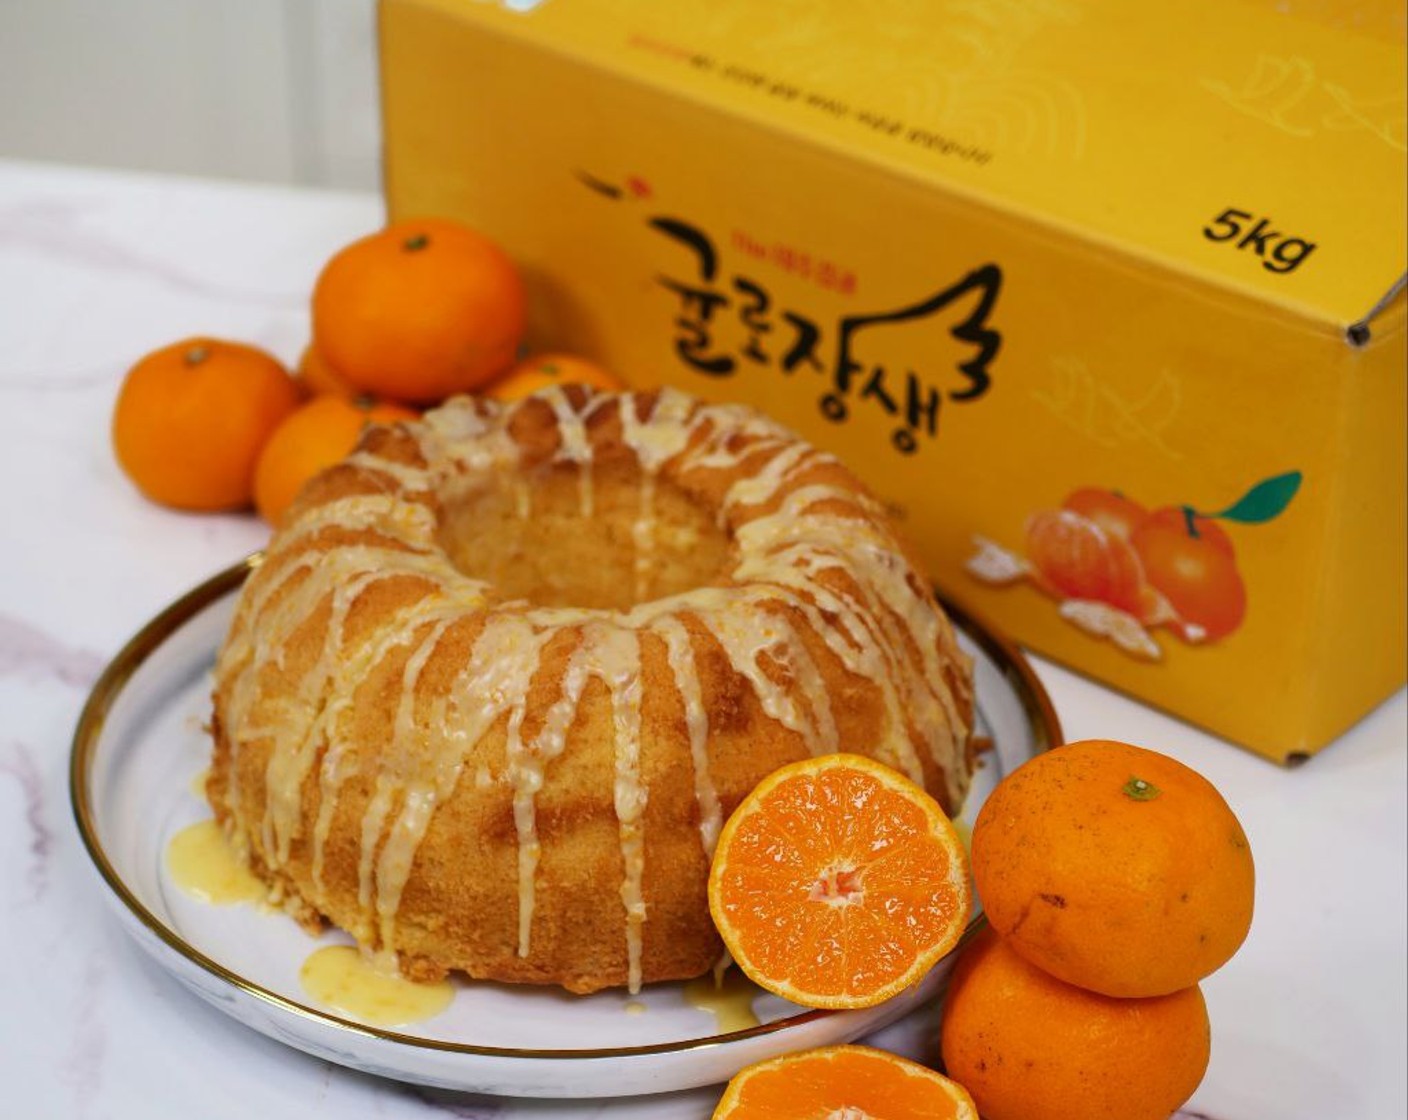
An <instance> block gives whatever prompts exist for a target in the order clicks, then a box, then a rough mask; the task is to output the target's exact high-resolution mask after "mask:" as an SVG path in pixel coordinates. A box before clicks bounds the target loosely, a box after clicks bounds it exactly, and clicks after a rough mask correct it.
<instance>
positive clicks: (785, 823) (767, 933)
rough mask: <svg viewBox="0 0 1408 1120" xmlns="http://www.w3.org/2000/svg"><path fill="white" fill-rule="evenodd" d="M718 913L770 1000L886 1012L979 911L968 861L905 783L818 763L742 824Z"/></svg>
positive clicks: (756, 797)
mask: <svg viewBox="0 0 1408 1120" xmlns="http://www.w3.org/2000/svg"><path fill="white" fill-rule="evenodd" d="M709 911H710V913H711V914H712V915H713V919H714V925H715V926H716V927H717V928H718V931H719V936H720V937H722V938H723V941H724V945H725V946H726V947H727V948H728V951H729V953H730V954H731V955H732V957H733V959H734V961H735V962H736V963H737V964H738V966H739V968H741V969H742V970H743V972H744V973H745V974H746V975H747V976H748V977H749V978H750V979H751V980H752V981H753V982H754V983H755V984H757V985H758V986H759V987H762V988H765V989H767V990H768V991H770V992H772V993H774V994H775V995H779V996H782V997H783V998H784V999H789V1000H791V1001H792V1002H794V1003H799V1004H803V1005H804V1006H807V1007H827V1008H853V1007H873V1006H874V1005H875V1004H878V1003H882V1002H884V1001H885V1000H886V999H889V998H890V997H891V996H893V995H895V994H897V993H899V992H901V991H903V990H904V989H905V988H907V987H909V986H910V985H912V984H914V983H916V982H917V981H918V980H920V979H921V978H922V977H923V976H924V975H925V974H926V973H927V972H928V971H929V969H931V968H932V967H933V966H934V964H935V963H936V962H937V961H938V960H939V958H940V957H942V956H943V955H944V954H945V953H947V952H948V951H949V950H950V949H952V948H953V947H954V945H956V944H957V943H958V939H959V938H960V937H961V936H962V934H963V930H964V927H965V926H966V924H967V922H968V917H969V914H970V913H971V911H972V892H971V889H970V887H969V879H968V859H967V854H966V852H965V851H964V848H963V841H962V840H961V838H960V837H959V834H958V830H957V829H956V828H955V827H954V826H953V823H952V822H951V821H950V820H949V819H948V817H947V816H946V815H945V814H944V811H943V809H941V808H940V807H939V804H938V802H937V801H935V800H934V799H933V798H932V797H930V796H929V794H927V793H926V792H925V791H924V790H923V789H922V788H920V787H919V786H917V785H916V784H915V783H913V782H911V781H910V780H909V779H908V778H906V777H905V776H904V775H903V774H900V773H898V772H896V771H894V770H892V769H890V768H889V767H887V766H884V765H882V764H881V763H878V762H874V761H872V760H871V759H868V758H864V757H861V756H859V755H852V754H831V755H822V756H820V757H817V758H807V759H803V760H802V761H800V762H794V763H792V764H791V765H788V766H784V767H782V768H781V769H779V770H777V771H775V772H774V773H772V774H770V775H769V776H768V777H766V778H764V779H763V780H762V781H761V782H760V783H758V785H757V787H756V788H755V789H754V790H753V792H752V793H750V794H749V795H748V796H747V797H746V798H744V800H743V801H742V803H741V804H740V805H739V806H738V808H737V809H736V810H735V811H734V812H733V815H732V816H730V817H729V820H728V823H727V824H726V825H724V828H723V832H722V833H721V834H720V836H719V843H718V847H717V849H716V850H715V852H714V859H713V864H712V866H711V867H710V872H709Z"/></svg>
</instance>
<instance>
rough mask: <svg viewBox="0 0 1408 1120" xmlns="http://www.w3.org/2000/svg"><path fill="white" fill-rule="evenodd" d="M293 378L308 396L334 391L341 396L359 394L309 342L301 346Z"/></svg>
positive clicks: (359, 391)
mask: <svg viewBox="0 0 1408 1120" xmlns="http://www.w3.org/2000/svg"><path fill="white" fill-rule="evenodd" d="M294 378H295V380H296V381H297V382H298V384H299V386H300V387H301V388H302V389H303V390H304V391H305V392H306V393H307V394H308V395H309V396H310V397H316V396H321V395H322V394H324V393H335V394H337V395H338V396H342V397H356V396H361V390H360V389H358V388H357V387H356V386H355V385H353V384H352V383H351V382H349V381H348V380H347V379H346V378H345V377H343V376H342V374H340V373H338V372H337V370H335V369H333V368H332V366H330V365H329V364H328V360H327V359H326V358H324V357H323V356H322V354H320V353H319V352H318V348H317V347H316V346H314V345H312V344H311V343H309V345H307V346H305V347H304V348H303V353H302V354H300V355H299V357H298V365H297V366H296V367H295V369H294Z"/></svg>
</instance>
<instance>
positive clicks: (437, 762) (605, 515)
mask: <svg viewBox="0 0 1408 1120" xmlns="http://www.w3.org/2000/svg"><path fill="white" fill-rule="evenodd" d="M466 510H468V511H470V514H466V513H465V511H466ZM488 523H492V524H494V525H500V524H501V525H503V526H504V527H505V528H504V529H503V531H502V532H501V533H500V532H497V531H496V532H495V533H493V534H490V535H488V536H483V535H481V536H479V537H476V536H475V533H481V534H482V533H483V527H484V525H485V524H488ZM544 526H547V528H544ZM533 533H537V534H538V535H537V536H532V535H531V534H533ZM525 534H526V535H525ZM574 536H577V537H578V538H579V541H580V545H581V549H580V550H577V551H574V540H573V537H574ZM515 541H517V542H518V543H517V544H513V542H515ZM504 542H509V543H508V544H505V543H504ZM524 542H527V543H524ZM593 549H595V550H597V551H595V552H593V551H592V550H593ZM582 550H585V554H587V555H591V556H596V557H599V558H600V565H599V566H600V571H598V570H596V568H593V570H592V571H588V572H578V573H574V572H573V566H574V565H577V566H578V567H580V566H581V564H582V561H581V555H582V554H584V553H583V552H582ZM613 564H614V565H616V567H612V566H611V565H613ZM486 570H491V571H492V573H494V578H488V577H486V576H485V575H483V574H482V573H483V572H484V571H486ZM471 571H474V572H477V573H480V574H476V575H471V574H467V573H468V572H471ZM699 572H705V573H706V574H707V580H706V581H704V582H701V583H700V584H699V585H698V586H692V585H689V586H685V587H683V588H681V587H679V586H677V585H678V584H679V583H680V582H681V581H682V580H683V581H688V580H690V579H692V578H698V573H699ZM525 573H527V574H526V575H525ZM559 575H561V576H562V579H563V583H562V586H563V587H565V588H567V591H564V592H563V594H567V593H568V592H570V591H571V590H572V589H573V588H574V587H576V588H587V589H589V590H587V591H584V592H583V593H584V594H587V595H589V596H600V597H602V599H601V601H602V602H603V603H610V602H612V601H613V597H617V598H619V602H616V603H615V605H590V606H580V605H544V604H543V603H542V602H535V601H533V600H532V598H531V597H521V595H520V594H519V593H517V592H518V590H519V589H516V588H515V587H514V584H515V581H522V580H527V581H528V582H529V583H530V584H531V585H532V586H533V587H534V588H536V589H539V590H541V594H542V596H543V597H547V598H549V599H550V598H552V597H553V596H554V595H555V594H556V592H555V591H554V590H553V589H554V587H555V586H556V585H555V584H554V580H555V579H557V577H558V576H559ZM569 577H570V578H569ZM971 725H972V686H971V676H970V666H969V663H968V659H967V658H966V656H965V655H964V654H963V653H962V652H961V651H960V650H959V648H958V646H957V644H956V642H955V640H954V636H953V633H952V630H951V628H950V626H949V624H948V622H947V620H946V619H945V618H944V616H943V614H942V612H941V611H940V610H939V609H938V607H937V606H936V605H935V603H934V600H933V597H932V594H931V592H930V589H929V588H928V586H927V585H926V583H925V581H924V580H923V578H922V577H921V575H920V574H919V572H918V570H917V568H916V566H915V565H914V563H913V562H912V560H911V559H910V558H909V556H908V555H907V553H906V551H905V550H904V548H903V546H902V545H901V544H900V543H899V541H898V540H897V539H896V537H895V535H894V532H893V530H892V528H891V526H890V524H889V522H888V519H887V517H886V515H885V513H884V511H883V509H882V507H881V506H880V505H879V503H877V502H876V501H875V500H874V499H873V498H872V497H871V496H869V494H868V493H867V492H866V491H865V490H864V488H863V487H861V486H860V484H859V483H858V482H857V481H856V480H855V479H854V477H853V476H852V475H851V474H850V473H849V472H848V471H847V470H846V469H845V468H844V467H842V466H841V464H840V463H838V462H837V461H836V460H835V459H834V458H832V457H831V456H829V455H826V454H824V453H822V452H819V451H817V450H815V449H813V448H811V447H809V446H808V445H806V444H805V443H802V442H801V441H799V440H798V439H797V438H796V437H795V436H793V435H791V434H790V433H789V432H787V431H786V430H784V429H782V428H780V427H778V426H777V425H775V424H773V423H771V422H769V421H767V420H766V419H764V418H763V417H761V416H760V415H758V414H757V413H755V412H752V411H750V410H748V409H745V408H741V407H738V406H728V405H713V404H704V403H702V402H699V401H697V400H695V399H693V398H691V397H688V396H685V395H683V394H681V393H678V392H674V391H670V390H664V391H661V392H659V393H652V394H621V395H593V394H590V393H589V392H587V391H585V390H576V389H572V390H567V391H563V390H559V389H553V390H549V391H546V392H544V393H541V394H539V395H537V396H534V397H530V398H528V399H527V400H525V401H523V402H521V403H519V404H516V405H511V406H499V405H494V404H491V403H487V402H481V401H476V400H471V399H469V398H461V399H457V400H455V401H453V402H450V403H449V404H447V405H445V406H443V407H442V408H441V409H438V410H436V411H434V412H432V413H429V414H427V416H426V417H425V418H424V419H423V420H421V421H419V422H416V423H413V424H405V425H398V426H396V427H393V428H384V429H372V430H370V431H369V433H368V434H367V436H366V437H365V438H364V440H363V441H362V444H361V446H360V448H359V449H358V451H357V452H355V453H354V454H353V455H352V456H351V457H350V458H349V459H348V460H347V461H346V462H345V463H343V464H342V465H340V466H338V467H335V468H333V469H332V470H331V471H329V472H327V473H325V474H324V475H322V476H320V477H319V478H318V479H316V480H315V481H314V482H313V483H312V484H311V485H310V486H309V487H308V488H307V489H306V490H305V492H304V494H303V495H302V496H301V498H300V499H299V501H298V502H297V503H296V505H295V507H294V509H293V510H292V511H291V514H290V517H289V519H288V520H287V522H286V524H285V526H284V528H282V529H281V531H280V532H278V533H277V534H276V535H275V538H274V540H273V541H272V543H271V545H270V547H269V550H268V552H267V555H266V558H265V560H264V562H263V563H262V564H261V565H260V566H259V567H258V568H257V569H256V570H255V571H254V572H253V574H252V575H251V576H250V578H249V581H248V582H247V584H246V586H245V588H244V590H243V592H242V595H241V598H240V601H239V604H238V606H237V610H236V613H235V617H234V620H233V623H232V626H231V629H230V633H229V635H228V637H227V639H226V641H225V643H224V645H223V647H222V649H221V651H220V655H219V658H218V663H217V667H216V682H215V695H214V718H213V730H214V738H215V756H214V765H213V767H212V772H211V778H210V781H209V794H210V798H211V802H212V805H213V806H214V808H215V810H216V813H217V816H218V818H219V819H220V821H221V822H222V824H223V826H224V828H225V829H226V832H227V834H228V835H229V836H230V837H231V838H232V840H233V841H234V843H235V844H236V846H237V848H238V850H239V851H240V852H241V853H242V854H243V855H244V856H245V857H246V858H247V859H248V861H249V863H250V864H251V866H252V867H254V868H255V870H256V871H257V872H258V873H259V874H260V875H261V876H262V877H264V878H265V879H266V881H268V882H269V884H270V886H271V890H272V892H273V894H274V896H275V897H276V898H277V899H279V900H281V901H282V902H284V903H285V904H286V905H288V906H289V908H290V909H291V910H292V911H293V912H295V913H296V914H298V915H299V916H300V917H302V918H304V919H306V920H308V921H310V922H312V921H318V920H321V919H322V918H326V919H328V920H331V921H332V922H334V923H335V924H336V925H338V926H341V927H343V928H344V929H346V930H348V931H349V932H351V933H352V934H353V936H355V937H356V938H357V940H358V941H359V942H360V943H361V944H363V945H364V946H366V947H368V948H369V949H372V950H374V951H376V952H379V953H382V954H387V955H390V954H395V955H396V958H397V960H398V961H399V964H400V967H401V969H402V970H403V971H404V972H405V973H407V974H408V975H412V976H417V977H423V978H429V977H433V976H438V975H441V974H443V973H444V972H446V971H447V970H461V971H463V972H465V973H467V974H468V975H470V976H473V977H479V978H487V979H494V980H507V981H524V982H535V983H551V984H561V985H563V986H565V987H567V988H569V989H571V990H574V991H591V990H595V989H597V988H601V987H606V986H613V985H621V984H626V985H629V986H630V987H631V988H632V989H635V988H637V987H638V986H639V985H640V984H641V983H642V982H649V981H653V980H662V979H677V978H684V977H689V976H695V975H698V974H700V973H701V972H703V971H705V970H707V969H708V968H709V967H710V965H711V964H712V963H713V962H714V961H715V959H716V958H717V956H718V954H719V951H720V950H719V944H718V941H717V938H716V936H715V934H714V931H713V928H712V925H711V923H710V921H709V916H708V908H707V904H706V900H705V882H706V876H707V871H708V859H709V855H710V853H711V851H712V848H713V845H714V841H715V839H716V838H717V835H718V831H719V829H720V827H721V825H722V822H723V820H724V819H725V818H726V816H727V814H728V813H729V812H731V810H732V809H733V808H734V806H735V805H736V804H737V803H738V801H739V800H740V799H741V798H742V797H743V796H744V795H745V794H746V793H747V792H748V791H749V790H750V789H751V788H752V786H753V785H754V784H755V783H756V782H757V781H758V780H759V779H760V778H762V777H763V776H764V775H766V774H767V773H769V772H771V771H772V770H774V769H776V768H777V767H778V766H780V765H782V764H784V763H786V762H790V761H793V760H795V759H797V758H800V757H803V756H805V755H807V754H814V753H821V752H828V751H835V750H848V751H855V752H857V753H862V754H867V755H870V756H872V757H875V758H877V759H878V760H880V761H882V762H885V763H887V764H889V765H892V766H894V767H895V768H896V769H899V770H901V771H902V772H904V773H907V774H909V775H910V776H911V777H913V778H914V779H915V780H917V781H919V782H921V783H922V784H923V785H924V786H926V788H928V789H929V790H930V791H931V792H932V793H933V794H934V795H935V796H936V797H938V798H939V800H940V801H941V802H942V803H943V804H944V805H945V806H946V807H947V808H949V809H950V810H954V809H956V808H957V807H958V806H959V805H960V804H961V802H962V799H963V796H964V793H965V791H966V788H967V784H968V780H969V775H970V771H971V759H970V757H969V750H968V741H969V737H970V732H971Z"/></svg>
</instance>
